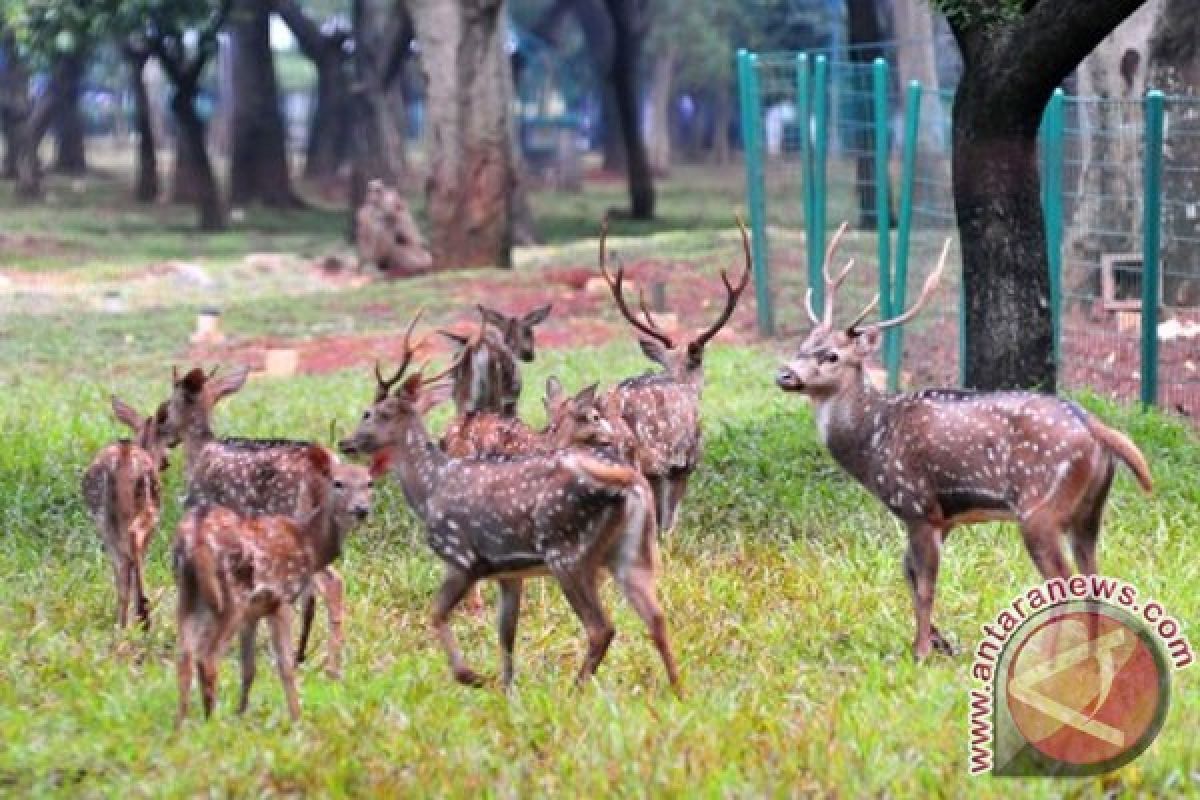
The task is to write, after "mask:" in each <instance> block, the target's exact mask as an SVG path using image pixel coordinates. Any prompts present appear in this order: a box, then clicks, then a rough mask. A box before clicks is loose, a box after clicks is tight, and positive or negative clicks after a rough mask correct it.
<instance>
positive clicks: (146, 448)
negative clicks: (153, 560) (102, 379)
mask: <svg viewBox="0 0 1200 800" xmlns="http://www.w3.org/2000/svg"><path fill="white" fill-rule="evenodd" d="M112 409H113V414H114V415H116V418H117V419H118V420H120V421H121V422H122V423H124V424H125V425H127V426H128V427H129V429H130V430H131V431H133V436H134V438H133V440H132V441H130V440H129V439H122V440H120V441H118V442H115V443H113V444H110V445H108V446H107V447H105V448H104V449H103V450H101V451H100V452H99V453H97V454H96V457H95V459H93V460H92V463H91V465H89V466H88V468H87V470H86V471H85V472H84V473H83V486H82V488H83V499H84V503H85V504H86V505H87V508H88V511H89V512H90V513H91V515H92V519H93V520H95V522H96V527H97V528H98V529H99V531H100V536H101V538H102V539H103V540H104V549H105V550H106V551H107V552H108V558H109V560H110V561H111V562H112V567H113V582H114V583H115V585H116V589H117V624H118V625H120V626H121V627H122V628H124V627H125V626H126V625H127V624H128V623H129V601H130V593H132V594H133V596H134V598H135V611H136V613H137V616H138V620H140V621H141V623H142V625H143V626H146V627H149V625H150V608H149V603H148V602H147V600H146V588H145V584H144V582H143V578H142V564H143V562H144V561H145V558H146V549H147V548H148V547H149V546H150V539H151V537H153V536H154V532H155V531H156V530H158V519H159V515H160V514H161V512H162V484H161V483H160V481H159V478H158V475H159V473H160V472H163V471H164V470H166V468H167V437H166V436H165V434H164V431H163V425H164V423H165V422H166V408H165V406H159V408H158V412H157V413H155V414H153V415H151V416H149V417H142V416H141V415H139V414H138V412H137V411H135V410H134V409H133V408H132V407H131V406H129V405H126V404H125V403H123V402H121V401H120V400H118V399H117V398H116V397H113V398H112Z"/></svg>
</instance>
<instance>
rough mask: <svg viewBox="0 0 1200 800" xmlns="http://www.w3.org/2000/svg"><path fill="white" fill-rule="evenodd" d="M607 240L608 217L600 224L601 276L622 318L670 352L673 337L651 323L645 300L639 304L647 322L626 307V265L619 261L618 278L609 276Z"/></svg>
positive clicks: (672, 345)
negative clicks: (624, 282) (623, 286)
mask: <svg viewBox="0 0 1200 800" xmlns="http://www.w3.org/2000/svg"><path fill="white" fill-rule="evenodd" d="M607 239H608V218H607V217H606V218H605V219H604V221H603V222H601V223H600V274H601V275H603V276H604V282H605V283H607V284H608V288H609V291H611V292H612V296H613V300H615V301H616V303H617V309H618V310H619V311H620V312H621V316H623V317H625V320H626V321H627V322H628V323H629V324H630V325H632V326H633V327H635V328H637V329H638V330H639V331H641V332H642V333H644V334H646V335H647V336H649V337H650V338H652V339H657V340H658V341H659V342H660V343H661V344H662V345H663V346H664V347H666V348H667V349H668V350H670V349H671V348H673V347H674V346H675V345H674V344H673V343H672V342H671V337H669V336H667V335H666V334H665V333H663V332H662V331H661V330H659V329H658V328H657V327H656V326H655V325H654V323H653V322H652V321H651V318H650V314H649V312H648V311H647V310H646V302H645V298H644V297H643V298H642V299H641V300H640V301H639V302H640V303H641V307H642V311H643V313H645V314H646V322H641V321H640V320H638V318H637V315H636V314H634V313H633V312H631V311H630V310H629V306H627V305H625V292H624V290H623V289H622V288H621V286H622V283H623V281H624V280H625V265H624V264H622V263H621V262H620V259H618V260H617V276H616V278H613V277H612V276H611V275H609V274H608V252H607V251H606V250H605V241H606V240H607Z"/></svg>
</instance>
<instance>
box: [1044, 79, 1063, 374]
mask: <svg viewBox="0 0 1200 800" xmlns="http://www.w3.org/2000/svg"><path fill="white" fill-rule="evenodd" d="M1063 98H1064V95H1063V90H1062V89H1055V90H1054V94H1053V95H1051V96H1050V102H1049V103H1048V104H1047V105H1046V111H1045V113H1044V114H1043V115H1042V130H1041V135H1042V213H1043V214H1044V215H1045V218H1046V260H1047V263H1048V265H1049V269H1050V324H1051V328H1052V330H1053V335H1054V365H1055V369H1056V370H1057V369H1058V367H1059V365H1061V364H1062V237H1063V127H1064V126H1063V117H1064V115H1063V104H1064V99H1063Z"/></svg>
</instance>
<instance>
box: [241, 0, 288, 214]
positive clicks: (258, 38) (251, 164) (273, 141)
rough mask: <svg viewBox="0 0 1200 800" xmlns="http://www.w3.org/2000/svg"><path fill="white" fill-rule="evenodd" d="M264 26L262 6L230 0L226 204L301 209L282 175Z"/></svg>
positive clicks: (279, 121) (275, 90)
mask: <svg viewBox="0 0 1200 800" xmlns="http://www.w3.org/2000/svg"><path fill="white" fill-rule="evenodd" d="M269 20H270V8H269V6H268V4H267V2H266V0H235V2H234V5H233V10H232V11H231V12H230V15H229V27H230V32H231V34H232V41H233V129H232V131H231V133H232V142H231V151H232V152H231V157H230V165H229V201H230V203H232V204H235V205H245V204H250V203H256V202H258V203H262V204H263V205H265V206H270V207H273V208H295V207H297V206H299V205H301V203H300V201H299V199H298V198H297V197H296V195H295V194H294V193H293V192H292V183H291V177H290V175H289V172H288V159H287V140H286V134H285V130H284V125H283V114H282V112H281V111H280V102H279V86H278V82H277V81H276V79H275V62H274V59H273V58H272V56H271V42H270V37H269V24H268V23H269Z"/></svg>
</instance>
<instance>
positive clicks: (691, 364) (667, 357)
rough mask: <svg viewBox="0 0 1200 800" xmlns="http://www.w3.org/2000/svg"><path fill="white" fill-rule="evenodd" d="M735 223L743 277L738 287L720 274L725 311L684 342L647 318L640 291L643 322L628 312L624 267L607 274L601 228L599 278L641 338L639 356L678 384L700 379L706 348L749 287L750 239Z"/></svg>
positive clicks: (739, 221) (604, 236)
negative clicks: (624, 288) (737, 230)
mask: <svg viewBox="0 0 1200 800" xmlns="http://www.w3.org/2000/svg"><path fill="white" fill-rule="evenodd" d="M736 219H737V224H738V229H739V230H740V231H741V234H742V250H743V253H744V257H745V264H744V267H743V271H742V275H741V277H740V278H739V279H738V282H737V284H736V285H734V284H733V283H731V282H730V280H729V275H728V274H727V273H726V272H725V270H721V282H722V283H724V284H725V308H724V309H722V311H721V314H720V316H719V317H717V321H716V322H714V323H713V324H712V325H710V326H709V327H708V328H706V329H705V330H704V331H702V332H700V333H699V334H697V335H696V336H694V337H693V338H691V339H689V340H687V341H686V342H685V341H683V340H682V339H681V340H675V339H672V338H671V337H670V336H669V335H667V334H666V333H665V332H664V331H663V330H662V329H661V328H659V327H658V325H657V324H655V322H654V318H653V317H652V316H651V315H650V311H649V309H648V308H647V307H646V298H645V295H644V294H643V293H642V292H641V291H640V290H639V292H638V304H639V306H640V310H641V312H642V318H641V319H638V315H637V314H635V313H633V312H632V311H630V309H629V306H628V305H627V304H626V302H625V293H624V291H623V289H622V283H623V281H624V271H625V270H624V266H623V265H622V264H621V263H620V261H619V260H618V262H617V270H616V275H615V276H613V275H610V274H609V272H608V255H607V251H606V249H605V240H606V239H607V237H608V220H607V219H606V220H605V221H604V223H603V224H602V226H601V228H600V274H601V275H602V276H604V281H605V283H607V284H608V288H609V290H610V291H611V292H612V296H613V300H614V301H616V304H617V309H618V310H619V311H620V312H621V315H622V316H623V317H625V320H626V321H627V322H629V324H630V325H632V326H633V327H634V329H635V330H637V331H638V332H639V333H641V334H642V336H640V337H639V338H638V344H640V345H641V348H642V352H643V353H645V354H646V357H647V358H649V359H650V360H651V361H653V362H655V363H656V364H659V365H660V366H661V367H662V368H663V370H664V371H665V372H666V374H668V375H670V376H671V377H672V378H673V379H675V380H677V381H679V382H681V383H683V382H690V381H695V380H698V379H699V378H700V376H701V375H702V371H703V367H704V347H705V345H707V344H708V342H709V340H711V339H712V338H713V337H714V336H716V335H717V333H718V332H719V331H720V330H721V328H723V327H725V323H727V322H728V321H729V318H730V317H731V316H733V312H734V309H736V308H737V303H738V299H739V298H740V297H741V296H742V292H744V291H745V290H746V287H747V286H748V285H749V284H750V270H751V266H752V259H751V256H750V236H749V234H748V233H747V232H746V226H745V224H743V222H742V218H741V216H740V215H739V216H737V217H736Z"/></svg>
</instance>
